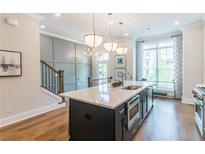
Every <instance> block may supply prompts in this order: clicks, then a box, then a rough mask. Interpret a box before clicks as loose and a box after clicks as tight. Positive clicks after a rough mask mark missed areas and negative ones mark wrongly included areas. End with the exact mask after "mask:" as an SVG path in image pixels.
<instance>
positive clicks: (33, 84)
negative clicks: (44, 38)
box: [0, 14, 57, 119]
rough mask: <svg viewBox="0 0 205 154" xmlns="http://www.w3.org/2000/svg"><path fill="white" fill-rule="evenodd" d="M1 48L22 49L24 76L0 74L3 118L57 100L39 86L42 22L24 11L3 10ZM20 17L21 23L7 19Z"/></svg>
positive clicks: (0, 116)
mask: <svg viewBox="0 0 205 154" xmlns="http://www.w3.org/2000/svg"><path fill="white" fill-rule="evenodd" d="M1 16H2V18H0V19H1V22H0V29H2V33H1V38H2V41H0V42H2V44H1V48H2V49H7V50H18V51H21V52H22V62H23V66H22V71H23V75H22V76H21V77H6V78H0V83H1V89H2V90H3V91H2V92H1V100H2V101H1V108H0V118H1V119H3V118H8V117H10V116H15V115H18V114H20V113H24V112H28V111H31V110H34V109H38V108H41V107H45V106H48V105H52V104H57V100H56V99H54V98H52V97H50V96H48V95H46V94H44V93H42V92H41V88H40V37H39V35H40V34H39V22H38V21H37V20H36V19H34V18H32V17H30V16H27V15H23V14H1V15H0V17H1ZM7 17H10V18H13V19H17V20H18V24H19V25H18V27H14V26H10V25H8V24H6V23H5V18H7Z"/></svg>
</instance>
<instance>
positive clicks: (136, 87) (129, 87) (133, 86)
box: [122, 85, 142, 90]
mask: <svg viewBox="0 0 205 154" xmlns="http://www.w3.org/2000/svg"><path fill="white" fill-rule="evenodd" d="M141 87H142V86H137V85H129V86H125V87H123V88H122V89H126V90H136V89H139V88H141Z"/></svg>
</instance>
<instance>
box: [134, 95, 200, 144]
mask: <svg viewBox="0 0 205 154" xmlns="http://www.w3.org/2000/svg"><path fill="white" fill-rule="evenodd" d="M134 140H138V141H153V140H155V141H158V140H159V141H167V140H168V141H170V140H174V141H177V140H182V141H187V140H191V141H195V140H203V139H202V138H201V137H200V135H199V133H198V130H197V128H196V125H195V120H194V106H193V105H188V104H182V103H181V102H180V101H175V100H173V99H163V98H155V99H154V108H153V110H152V111H151V112H150V115H149V116H148V117H147V119H145V121H144V123H143V124H142V126H141V127H140V129H139V130H138V132H137V135H136V136H135V138H134Z"/></svg>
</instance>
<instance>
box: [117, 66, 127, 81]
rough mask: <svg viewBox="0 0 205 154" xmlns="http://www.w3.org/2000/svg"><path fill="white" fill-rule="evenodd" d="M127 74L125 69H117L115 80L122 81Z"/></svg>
mask: <svg viewBox="0 0 205 154" xmlns="http://www.w3.org/2000/svg"><path fill="white" fill-rule="evenodd" d="M124 73H125V69H123V68H118V69H115V80H122V76H123V74H124Z"/></svg>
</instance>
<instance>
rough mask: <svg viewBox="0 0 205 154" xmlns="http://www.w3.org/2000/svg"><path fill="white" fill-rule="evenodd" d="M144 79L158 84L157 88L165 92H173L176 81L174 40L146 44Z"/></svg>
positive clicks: (144, 50)
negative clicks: (174, 80)
mask: <svg viewBox="0 0 205 154" xmlns="http://www.w3.org/2000/svg"><path fill="white" fill-rule="evenodd" d="M142 51H143V52H142V55H143V57H142V58H143V60H142V61H143V78H145V79H147V80H148V81H153V82H155V83H156V87H157V88H160V89H164V90H173V88H174V85H173V79H174V49H173V40H172V39H167V40H163V41H160V42H154V43H144V44H143V45H142Z"/></svg>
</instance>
